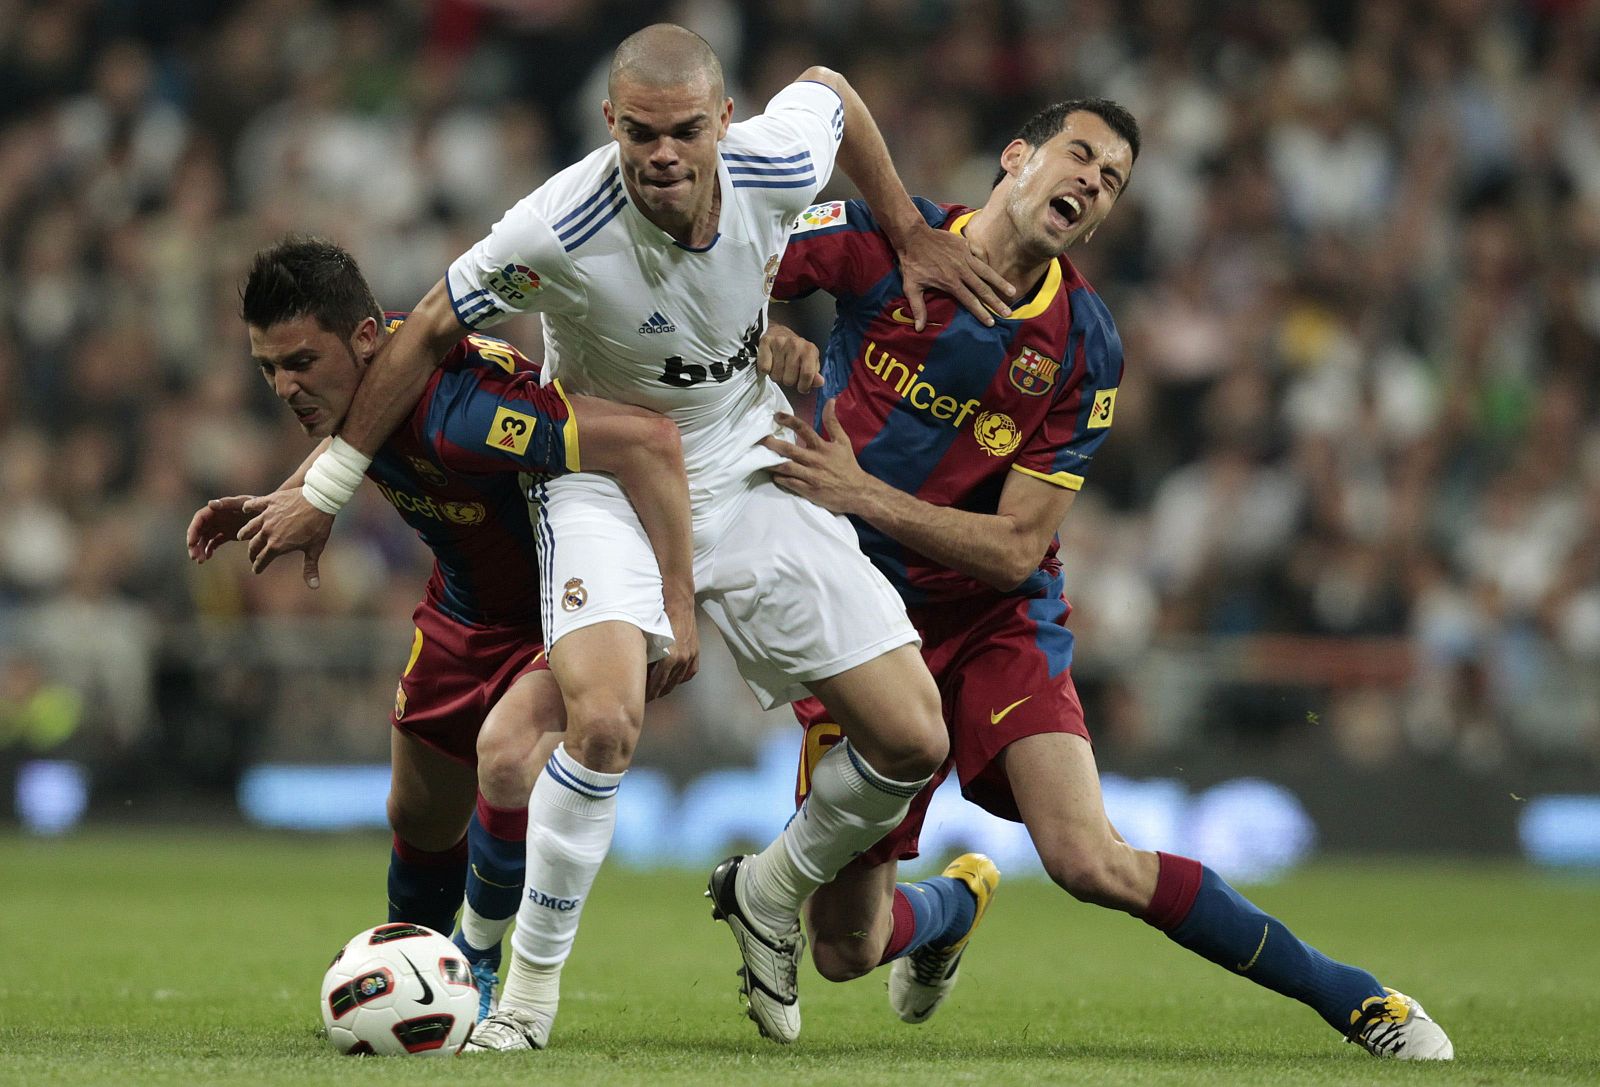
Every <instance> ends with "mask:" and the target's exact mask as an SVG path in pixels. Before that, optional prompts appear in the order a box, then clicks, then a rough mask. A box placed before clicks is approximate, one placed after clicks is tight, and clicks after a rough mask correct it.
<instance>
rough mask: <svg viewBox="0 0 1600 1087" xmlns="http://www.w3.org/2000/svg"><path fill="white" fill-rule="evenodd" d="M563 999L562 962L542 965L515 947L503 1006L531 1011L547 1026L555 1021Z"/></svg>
mask: <svg viewBox="0 0 1600 1087" xmlns="http://www.w3.org/2000/svg"><path fill="white" fill-rule="evenodd" d="M560 1003H561V963H556V964H554V965H553V966H540V965H538V964H537V963H532V962H529V961H528V960H527V959H525V958H523V957H522V956H521V955H518V954H517V953H516V951H515V950H514V949H513V950H512V952H511V965H510V967H508V968H507V970H506V983H505V987H504V988H503V989H501V991H500V1006H501V1007H506V1008H516V1009H517V1010H518V1011H525V1012H531V1013H532V1014H533V1015H535V1016H537V1017H539V1018H540V1019H543V1020H544V1025H545V1030H546V1031H549V1029H550V1024H551V1023H553V1022H554V1021H555V1018H556V1007H557V1005H559V1004H560Z"/></svg>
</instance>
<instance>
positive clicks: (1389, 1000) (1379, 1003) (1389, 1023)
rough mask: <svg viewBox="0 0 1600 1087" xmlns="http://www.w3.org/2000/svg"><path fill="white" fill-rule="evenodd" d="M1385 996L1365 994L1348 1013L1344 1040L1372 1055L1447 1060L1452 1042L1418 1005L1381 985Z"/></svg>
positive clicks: (1411, 1059) (1451, 1055) (1450, 1057)
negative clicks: (1348, 1029) (1360, 1001)
mask: <svg viewBox="0 0 1600 1087" xmlns="http://www.w3.org/2000/svg"><path fill="white" fill-rule="evenodd" d="M1383 991H1384V992H1386V993H1388V994H1389V995H1388V996H1369V997H1367V999H1366V1000H1365V1001H1363V1002H1362V1004H1361V1007H1360V1008H1358V1009H1357V1010H1356V1011H1353V1012H1351V1013H1350V1031H1349V1033H1348V1034H1346V1035H1345V1040H1346V1041H1349V1042H1355V1043H1356V1044H1358V1045H1360V1046H1362V1047H1364V1048H1365V1049H1366V1051H1367V1052H1368V1053H1371V1054H1372V1055H1373V1056H1374V1057H1393V1058H1394V1059H1395V1060H1397V1061H1448V1060H1453V1059H1454V1058H1455V1055H1456V1048H1455V1046H1453V1045H1451V1044H1450V1038H1449V1037H1448V1036H1447V1035H1446V1034H1445V1032H1444V1030H1443V1029H1442V1028H1441V1027H1440V1026H1439V1024H1438V1023H1435V1022H1434V1021H1433V1020H1432V1019H1430V1018H1429V1017H1428V1013H1427V1012H1425V1011H1423V1010H1422V1005H1421V1004H1418V1003H1417V1002H1416V1001H1415V1000H1412V999H1411V998H1410V997H1409V996H1407V995H1406V994H1405V993H1400V992H1396V991H1395V990H1393V989H1390V988H1388V987H1387V986H1385V987H1384V990H1383Z"/></svg>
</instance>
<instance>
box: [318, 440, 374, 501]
mask: <svg viewBox="0 0 1600 1087" xmlns="http://www.w3.org/2000/svg"><path fill="white" fill-rule="evenodd" d="M371 463H372V458H371V457H369V456H367V455H366V454H365V453H363V452H361V451H360V450H359V449H357V448H356V447H355V446H353V445H351V444H350V443H349V442H347V441H345V440H344V439H343V438H339V437H335V438H334V439H333V443H332V444H331V445H329V446H328V448H327V449H325V450H324V451H323V452H322V453H320V454H318V455H317V459H316V460H314V461H312V462H311V467H310V468H309V469H307V471H306V479H305V482H304V483H303V484H301V493H302V494H304V495H305V498H306V501H307V502H309V503H311V504H312V505H313V506H315V507H316V508H317V509H319V510H321V511H322V512H323V513H326V514H327V515H328V516H330V517H333V516H337V515H338V513H339V511H340V510H341V509H343V508H344V505H345V503H346V502H348V501H350V499H352V498H353V497H355V493H356V488H357V487H359V486H361V477H362V476H363V475H364V474H365V473H366V471H367V466H368V465H370V464H371Z"/></svg>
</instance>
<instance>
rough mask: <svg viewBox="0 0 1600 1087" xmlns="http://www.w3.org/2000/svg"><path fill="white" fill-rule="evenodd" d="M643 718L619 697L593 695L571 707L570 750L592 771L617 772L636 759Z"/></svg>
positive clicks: (568, 748)
mask: <svg viewBox="0 0 1600 1087" xmlns="http://www.w3.org/2000/svg"><path fill="white" fill-rule="evenodd" d="M639 724H640V722H639V717H638V715H637V714H636V713H635V712H634V710H633V708H632V707H630V706H628V705H626V704H624V703H623V702H622V701H620V700H617V699H608V698H590V699H586V700H584V701H583V702H581V703H579V704H577V705H572V706H569V707H568V708H567V739H566V747H567V753H568V754H569V755H571V756H572V757H573V758H575V759H577V760H578V761H579V762H580V763H582V764H583V765H584V766H587V767H588V768H589V769H591V770H598V771H600V772H601V773H606V774H616V773H620V772H622V771H623V770H626V769H627V768H628V764H629V763H630V762H632V761H633V749H634V746H635V745H636V744H637V743H638V742H639Z"/></svg>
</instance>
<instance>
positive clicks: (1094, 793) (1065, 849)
mask: <svg viewBox="0 0 1600 1087" xmlns="http://www.w3.org/2000/svg"><path fill="white" fill-rule="evenodd" d="M1001 758H1002V759H1003V766H1004V770H1005V773H1006V777H1007V778H1008V780H1009V781H1010V784H1011V792H1012V796H1013V797H1014V798H1015V800H1016V804H1017V810H1018V812H1019V813H1020V814H1021V816H1022V821H1023V823H1024V824H1025V825H1026V826H1027V828H1028V833H1029V835H1030V836H1031V837H1032V838H1033V843H1034V846H1035V848H1036V849H1038V851H1039V857H1040V859H1041V860H1042V861H1043V862H1044V865H1045V869H1046V870H1047V871H1048V872H1049V873H1050V876H1051V878H1053V879H1054V880H1055V881H1056V882H1057V883H1059V884H1061V885H1062V886H1063V887H1065V888H1066V889H1067V890H1068V891H1070V892H1072V893H1073V894H1074V895H1077V896H1079V897H1081V898H1084V899H1086V900H1089V901H1095V902H1099V903H1102V904H1104V905H1109V906H1116V907H1118V908H1121V909H1129V910H1137V909H1139V908H1142V907H1143V905H1144V904H1146V903H1148V902H1149V900H1150V895H1151V894H1153V893H1154V891H1155V875H1156V865H1157V862H1156V858H1155V855H1154V854H1153V853H1147V852H1142V851H1140V850H1136V849H1134V848H1133V847H1131V846H1129V845H1128V844H1127V843H1126V842H1124V841H1123V840H1122V837H1121V835H1119V834H1118V833H1117V832H1116V829H1115V828H1114V827H1113V826H1112V825H1111V821H1110V819H1108V818H1107V817H1106V811H1105V800H1104V798H1103V797H1102V795H1101V792H1100V774H1099V770H1098V768H1097V767H1096V765H1095V760H1094V749H1093V748H1092V747H1091V746H1090V745H1089V741H1088V740H1086V739H1084V738H1083V737H1081V736H1076V735H1072V734H1069V733H1062V732H1051V733H1043V734H1039V735H1035V736H1026V737H1023V738H1022V739H1020V740H1017V741H1016V742H1014V743H1012V744H1010V745H1009V746H1007V747H1006V749H1005V750H1004V752H1002V754H1001Z"/></svg>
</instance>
